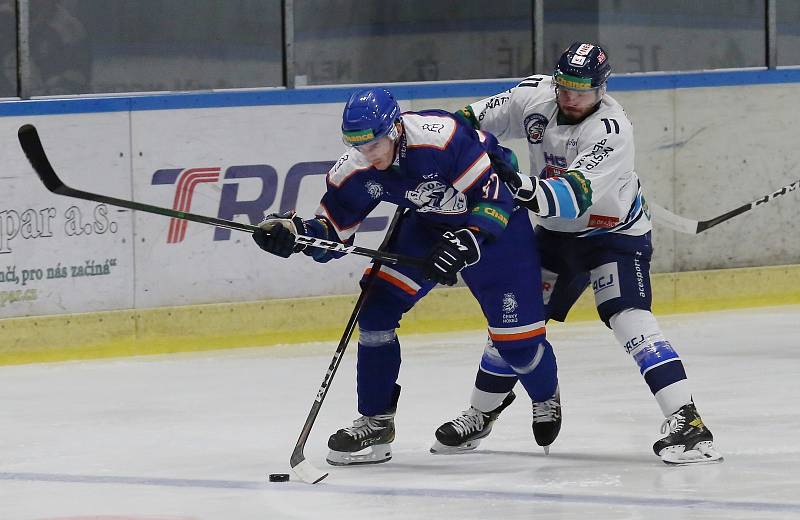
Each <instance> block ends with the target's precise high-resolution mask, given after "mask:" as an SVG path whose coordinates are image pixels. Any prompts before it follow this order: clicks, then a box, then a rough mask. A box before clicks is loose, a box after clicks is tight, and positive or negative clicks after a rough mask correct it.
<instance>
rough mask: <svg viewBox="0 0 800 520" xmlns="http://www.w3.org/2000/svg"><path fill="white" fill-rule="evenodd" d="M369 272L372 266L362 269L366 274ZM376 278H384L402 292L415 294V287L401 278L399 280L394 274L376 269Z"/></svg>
mask: <svg viewBox="0 0 800 520" xmlns="http://www.w3.org/2000/svg"><path fill="white" fill-rule="evenodd" d="M371 272H372V268H371V267H368V268H367V270H366V271H364V274H365V275H368V274H369V273H371ZM378 278H380V279H381V280H386V281H387V282H389V283H390V284H392V285H394V286H395V287H399V288H400V289H401V290H402V291H403V292H406V293H408V294H410V295H411V296H414V295H415V294H417V290H416V289H414V288H413V287H411V286H410V285H408V284H407V283H405V282H404V281H402V280H400V279H398V278H395V277H394V276H392V275H390V274H389V273H386V272H383V271H378Z"/></svg>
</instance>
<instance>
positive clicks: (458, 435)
mask: <svg viewBox="0 0 800 520" xmlns="http://www.w3.org/2000/svg"><path fill="white" fill-rule="evenodd" d="M516 397H517V396H516V395H514V392H510V393H509V394H508V395H507V396H506V398H505V399H503V402H502V403H501V404H500V406H498V407H497V408H495V409H494V410H492V411H491V412H488V413H484V412H481V411H480V410H478V409H476V408H473V407H472V406H470V407H469V409H468V410H464V411H463V412H461V415H459V416H458V417H456V418H455V419H453V420H452V421H448V422H446V423H444V424H443V425H441V426H439V428H438V429H437V430H436V442H435V443H434V444H433V446H431V453H436V454H451V453H460V452H463V451H470V450H474V449H475V448H477V447H478V444H480V443H481V439H483V438H485V437H487V436H488V435H489V434H490V433H491V432H492V425H493V424H494V422H495V421H496V420H497V418H498V417H499V416H500V412H502V411H503V410H505V409H506V408H508V406H509V405H510V404H511V403H513V402H514V399H516Z"/></svg>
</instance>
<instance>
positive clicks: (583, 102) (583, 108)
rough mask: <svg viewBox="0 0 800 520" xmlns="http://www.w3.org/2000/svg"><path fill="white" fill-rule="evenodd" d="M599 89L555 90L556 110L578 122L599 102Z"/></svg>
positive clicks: (562, 88)
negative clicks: (558, 109)
mask: <svg viewBox="0 0 800 520" xmlns="http://www.w3.org/2000/svg"><path fill="white" fill-rule="evenodd" d="M599 91H600V89H598V88H594V89H591V90H570V89H567V88H564V87H559V88H557V89H556V99H557V101H558V108H560V109H561V112H562V113H563V114H564V115H565V116H567V117H568V118H570V119H572V120H575V121H578V120H581V119H583V118H584V117H586V115H587V114H589V112H590V111H591V110H592V108H593V107H594V106H595V105H596V104H597V102H598V101H600V92H599Z"/></svg>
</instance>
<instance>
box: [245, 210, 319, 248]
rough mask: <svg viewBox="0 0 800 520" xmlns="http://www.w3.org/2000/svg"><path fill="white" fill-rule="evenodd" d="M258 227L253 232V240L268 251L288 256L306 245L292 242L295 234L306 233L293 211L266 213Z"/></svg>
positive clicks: (303, 224)
mask: <svg viewBox="0 0 800 520" xmlns="http://www.w3.org/2000/svg"><path fill="white" fill-rule="evenodd" d="M258 227H259V228H260V229H259V230H258V231H256V232H254V233H253V240H255V242H256V244H258V247H260V248H261V249H263V250H264V251H267V252H268V253H272V254H273V255H277V256H280V257H281V258H289V256H290V255H291V254H292V253H299V252H300V251H302V250H303V249H305V247H306V246H305V245H300V244H295V242H294V237H295V236H296V235H305V234H306V226H305V223H304V222H303V219H301V218H300V217H298V216H297V214H296V213H295V212H294V211H287V212H286V213H272V214H270V215H267V216H266V217H264V220H263V221H261V223H260V224H259V225H258Z"/></svg>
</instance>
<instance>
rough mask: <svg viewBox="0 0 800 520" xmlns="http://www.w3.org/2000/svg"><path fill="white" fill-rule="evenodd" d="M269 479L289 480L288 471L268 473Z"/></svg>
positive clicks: (271, 480) (276, 480)
mask: <svg viewBox="0 0 800 520" xmlns="http://www.w3.org/2000/svg"><path fill="white" fill-rule="evenodd" d="M269 481H270V482H289V474H288V473H270V474H269Z"/></svg>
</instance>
